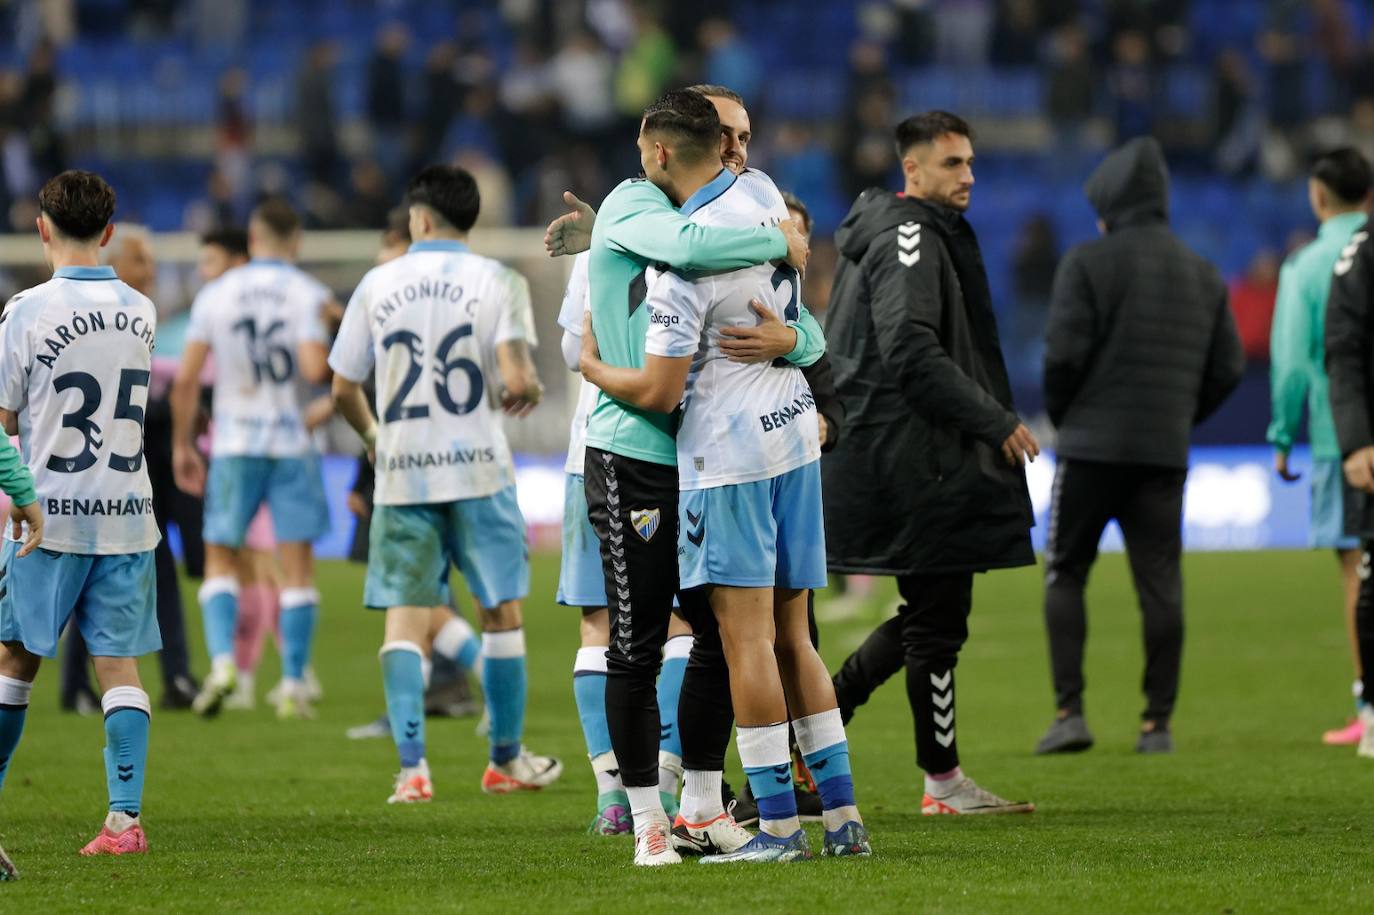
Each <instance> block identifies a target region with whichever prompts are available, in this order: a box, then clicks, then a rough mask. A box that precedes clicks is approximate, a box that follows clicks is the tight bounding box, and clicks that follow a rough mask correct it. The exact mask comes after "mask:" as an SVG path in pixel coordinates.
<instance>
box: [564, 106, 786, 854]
mask: <svg viewBox="0 0 1374 915" xmlns="http://www.w3.org/2000/svg"><path fill="white" fill-rule="evenodd" d="M684 110H690V111H693V112H695V113H694V114H691V115H687V114H684ZM646 133H647V134H648V135H652V136H654V137H655V140H653V141H648V142H650V144H651V145H652V144H653V143H654V142H657V143H658V144H659V145H660V146H662V147H663V148H665V149H672V150H673V152H672V153H670V155H679V154H682V155H686V156H688V157H689V158H691V159H692V161H693V163H694V164H695V165H698V166H710V171H711V174H714V173H715V172H718V171H719V170H720V159H719V147H718V144H719V134H720V119H719V117H718V116H717V115H716V114H715V109H714V108H713V107H711V105H710V103H709V102H707V101H706V100H705V99H704V98H703V97H702V96H700V95H698V94H697V93H693V92H686V91H675V92H670V93H667V94H666V95H665V96H664V97H663V98H662V99H660V100H659V101H658V102H656V103H655V104H654V105H652V106H650V108H649V109H648V110H647V111H646V113H645V121H644V124H643V126H642V127H641V144H642V143H644V142H646V141H645V140H644V139H643V138H644V137H645V135H646ZM707 137H709V139H705V138H707ZM703 170H704V169H703ZM709 178H710V175H706V176H705V177H703V179H702V184H705V183H706V182H707V181H708V180H709ZM570 202H573V201H572V200H571V199H570ZM590 221H591V219H590V209H589V208H587V209H586V210H585V211H584V212H579V213H577V214H575V215H573V216H571V217H563V218H561V219H560V220H557V221H555V223H554V224H553V225H551V226H550V231H549V234H548V236H546V239H545V244H546V247H547V248H548V249H549V251H550V253H551V254H554V255H557V254H561V253H566V252H568V250H569V249H568V247H567V242H568V238H569V233H568V231H567V229H568V228H569V227H570V226H572V227H575V226H576V225H577V224H578V223H579V222H580V223H582V224H584V225H585V223H587V222H590ZM778 228H779V229H781V231H779V230H778V229H774V228H772V227H767V226H762V227H754V228H747V229H745V228H741V229H733V230H730V229H716V230H711V231H707V230H703V229H702V227H700V226H697V225H695V224H693V223H692V222H691V221H690V220H687V219H686V218H684V217H683V216H682V215H681V214H679V213H676V212H674V208H673V205H672V203H671V202H670V200H669V198H668V197H667V196H666V195H664V194H663V192H662V191H661V190H659V189H658V188H657V187H656V186H655V185H654V184H652V183H651V182H648V181H644V180H631V181H627V182H624V183H622V184H621V185H620V186H618V187H617V188H616V189H615V190H614V191H612V192H611V194H610V195H609V196H608V197H607V198H606V200H605V202H603V204H602V210H601V214H600V216H599V217H598V218H596V220H595V224H594V226H593V229H592V233H593V234H592V246H591V255H590V260H589V265H588V270H589V288H590V299H589V306H590V314H591V315H592V319H593V321H595V322H596V323H597V326H598V327H599V328H601V330H600V333H601V335H602V337H601V340H602V344H603V346H604V347H605V350H606V354H607V355H606V358H607V361H608V362H610V363H611V364H614V365H621V366H636V365H639V364H642V361H643V339H644V333H645V331H646V330H647V327H648V312H647V310H646V309H644V308H643V307H642V305H643V296H644V288H645V285H644V284H645V274H646V271H647V269H648V267H649V266H650V264H652V263H655V262H661V263H667V264H672V265H676V266H679V267H683V268H714V269H731V268H736V267H742V266H748V265H751V264H756V263H761V262H765V261H766V260H768V259H769V258H776V257H783V256H788V257H789V258H791V259H793V260H795V261H796V262H797V263H798V264H804V263H805V258H806V246H805V244H804V243H803V242H802V240H801V238H800V234H799V233H798V231H797V229H796V226H795V224H793V223H790V222H787V223H785V224H784V225H783V226H780V227H778ZM574 250H575V249H574ZM627 302H628V303H629V308H628V309H627V308H626V303H627ZM796 336H797V338H798V341H799V342H798V347H797V348H798V349H799V350H801V349H804V346H803V345H802V343H803V342H804V340H805V339H806V338H805V336H804V335H803V334H802V333H801V332H798V333H797V335H796ZM673 425H674V423H673V421H672V420H671V418H669V417H666V416H662V415H660V414H654V413H652V412H650V411H644V410H639V409H637V408H633V407H629V406H626V405H622V404H619V403H617V402H615V401H614V400H611V399H609V398H607V397H605V396H599V397H598V399H597V402H596V405H595V407H594V408H593V410H592V415H591V418H590V419H589V421H588V427H587V439H586V440H587V446H588V447H587V456H586V468H585V472H586V486H587V504H588V515H589V517H590V519H591V521H592V525H593V527H594V528H595V530H596V534H597V538H598V540H599V541H600V545H601V557H602V568H603V573H604V576H605V579H606V584H607V596H608V597H611V598H612V600H611V601H610V603H611V607H610V608H609V609H610V632H611V639H610V646H609V650H608V651H607V680H606V714H607V720H608V725H609V727H608V729H609V732H610V737H611V743H612V747H613V749H614V752H615V756H616V760H617V762H618V763H619V766H620V772H621V779H622V782H623V784H624V785H625V788H626V794H627V796H628V798H629V801H630V808H631V815H632V817H633V819H634V826H635V862H636V864H640V865H646V866H654V865H660V864H672V863H677V862H678V861H680V860H681V859H680V857H679V856H678V854H677V853H676V852H675V851H674V850H673V848H672V847H671V844H670V841H669V832H670V822H669V820H668V818H667V814H666V811H665V810H664V807H663V803H662V800H661V798H660V795H659V787H660V780H659V773H658V771H657V770H658V766H657V765H655V763H656V760H655V756H656V754H655V749H656V748H655V743H656V742H657V741H658V739H659V736H660V730H659V725H660V719H659V708H658V701H657V700H658V691H657V687H656V683H655V679H656V677H657V674H658V670H659V665H660V652H661V651H662V648H663V645H664V643H665V641H666V637H667V634H668V625H669V623H668V621H669V617H670V611H671V606H672V602H673V597H674V594H675V593H676V591H677V558H676V543H675V536H674V535H673V534H672V533H668V534H667V535H666V536H660V537H658V538H657V539H655V535H656V534H657V533H658V530H659V526H660V524H667V525H669V531H671V530H672V529H673V528H675V527H676V523H677V473H676V463H677V456H676V449H675V447H674V444H673V436H672V427H673ZM630 532H633V536H627V535H628V534H629V533H630ZM699 645H700V640H698V642H697V644H696V645H694V647H693V654H694V655H695V654H696V652H697V650H698V646H699ZM689 667H690V663H689ZM704 711H705V710H703V712H704ZM725 711H726V714H727V715H728V705H727V707H726V709H725ZM679 726H680V728H681V730H682V733H683V742H684V745H685V744H687V743H688V738H687V730H688V728H689V727H690V726H691V725H690V724H689V722H688V721H686V720H683V719H681V718H680V720H679ZM725 730H726V733H727V734H728V730H729V725H728V718H727V722H726V726H725Z"/></svg>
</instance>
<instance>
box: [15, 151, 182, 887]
mask: <svg viewBox="0 0 1374 915" xmlns="http://www.w3.org/2000/svg"><path fill="white" fill-rule="evenodd" d="M38 203H39V208H40V215H39V217H38V234H39V237H40V238H41V239H42V241H43V255H44V259H45V260H46V261H47V262H48V264H49V265H50V266H51V267H52V268H53V278H52V279H51V280H49V281H48V282H46V283H43V284H42V285H40V286H36V287H34V288H32V289H29V290H27V291H25V292H21V293H19V294H18V295H17V296H15V297H14V298H13V299H11V300H10V303H9V305H8V307H7V308H6V309H5V313H4V319H3V324H0V353H3V356H0V422H3V424H4V427H5V431H6V432H7V433H9V434H14V433H16V432H17V433H18V434H19V441H20V446H21V447H22V449H23V453H24V460H25V462H26V463H27V464H28V465H29V466H31V467H35V468H37V474H36V475H35V480H34V485H35V489H36V494H37V502H35V501H33V499H32V496H33V493H31V492H28V491H25V487H24V485H23V483H24V480H23V474H21V473H19V472H18V471H17V470H16V469H15V468H14V467H13V462H12V459H10V460H3V459H0V468H3V472H2V473H0V485H3V488H4V489H5V490H6V491H7V492H10V493H11V494H12V495H13V496H14V497H15V503H16V504H18V505H20V506H22V507H21V508H19V509H17V510H16V511H15V512H14V513H13V515H12V517H14V518H15V519H16V521H17V520H18V519H19V518H21V517H22V518H23V520H24V521H26V522H27V523H28V525H29V530H28V536H27V537H26V538H25V541H24V543H23V544H22V546H21V545H20V543H19V542H18V540H17V538H18V531H17V530H16V531H15V537H16V539H12V540H7V541H6V542H5V545H4V552H3V557H0V562H2V563H3V566H4V575H3V578H2V579H0V643H3V645H0V780H3V778H4V776H5V773H6V771H7V769H8V763H9V761H10V760H11V758H12V757H13V755H14V748H15V746H16V745H17V744H18V743H19V736H20V733H21V731H22V730H23V727H24V716H25V712H26V710H27V708H28V704H29V691H30V689H31V688H32V684H33V680H34V677H35V676H36V675H37V674H38V667H39V663H40V661H41V660H42V659H43V658H52V657H56V654H57V638H58V635H59V634H60V633H61V631H62V627H63V626H65V625H66V624H67V621H68V620H69V619H70V620H72V621H73V622H74V623H75V625H76V626H77V628H78V629H79V630H80V631H81V634H82V636H83V637H84V638H85V640H86V645H87V646H88V648H89V649H90V653H91V655H92V658H93V661H94V665H95V676H96V680H97V682H98V683H99V684H100V688H101V690H102V691H103V695H102V696H101V700H100V704H101V707H102V709H103V710H104V712H105V740H106V746H105V779H106V784H107V787H108V789H109V801H110V805H109V814H108V815H107V816H106V818H105V824H104V826H103V827H102V828H101V830H100V834H99V835H97V836H96V837H95V838H94V839H93V840H92V841H91V842H90V843H89V844H88V845H86V847H85V848H83V849H82V851H81V853H82V854H83V855H100V854H114V855H119V854H129V853H138V852H146V851H147V850H148V841H147V839H146V838H145V836H144V834H143V827H142V826H141V825H140V822H139V813H140V811H141V810H142V807H143V779H144V770H145V764H146V762H147V757H148V723H149V716H150V714H151V705H150V703H149V701H148V694H147V693H146V692H144V691H143V686H142V684H141V683H140V682H139V678H138V667H137V658H138V657H139V656H141V655H145V654H148V653H149V652H152V651H156V650H158V648H159V647H160V646H161V642H162V640H161V638H160V637H159V636H158V628H157V611H156V607H155V604H154V581H153V579H154V560H153V548H154V547H155V546H157V542H158V531H157V522H156V521H155V520H154V517H153V492H152V486H151V484H150V483H149V481H148V472H147V470H146V468H145V466H144V461H143V410H144V407H145V405H146V403H147V387H148V378H149V375H150V372H151V368H152V350H153V340H154V335H155V333H156V330H157V310H156V309H155V308H154V307H153V303H152V302H150V301H149V300H148V299H147V298H146V297H145V296H143V295H140V294H139V293H137V292H135V291H134V290H133V289H131V288H129V287H128V286H126V285H125V284H123V283H121V282H120V281H119V280H118V279H116V277H115V273H114V270H113V269H112V268H110V267H102V266H99V251H100V248H101V247H103V246H104V245H106V244H108V243H109V241H110V236H111V235H112V234H113V232H114V229H113V227H112V226H111V225H110V217H111V216H112V215H114V208H115V194H114V190H113V189H111V188H110V186H109V185H108V184H106V183H105V182H104V181H103V180H102V179H101V178H100V177H99V176H98V175H95V174H92V173H90V172H83V171H67V172H63V173H62V174H60V175H58V176H57V177H55V178H53V179H52V180H51V181H49V182H48V183H47V184H45V185H44V186H43V189H42V190H41V191H40V192H39V196H38ZM39 506H41V508H42V514H43V515H44V516H46V526H45V525H44V519H43V518H42V517H40V516H39V514H38V509H39ZM14 526H15V528H16V529H17V528H18V524H17V523H16V524H15V525H14ZM40 537H41V539H42V542H43V549H42V550H40V551H37V552H35V551H34V547H35V546H36V545H37V543H38V540H39V539H40ZM0 874H2V875H4V876H5V877H7V878H12V877H13V876H14V867H13V865H12V864H10V862H9V860H8V859H7V858H5V857H4V855H3V854H0Z"/></svg>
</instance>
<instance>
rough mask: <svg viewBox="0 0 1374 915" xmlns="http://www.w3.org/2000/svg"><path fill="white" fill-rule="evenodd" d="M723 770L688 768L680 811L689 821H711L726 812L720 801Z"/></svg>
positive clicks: (698, 822)
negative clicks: (708, 770) (703, 770)
mask: <svg viewBox="0 0 1374 915" xmlns="http://www.w3.org/2000/svg"><path fill="white" fill-rule="evenodd" d="M723 774H724V773H722V772H698V771H697V770H695V769H687V770H685V771H684V772H683V773H682V775H683V779H682V809H681V810H679V811H678V813H679V814H680V815H681V816H682V818H683V819H684V820H686V821H687V822H688V823H693V824H701V823H709V822H711V821H712V820H714V819H715V818H716V817H718V816H720V815H721V814H723V813H724V812H725V807H724V806H723V805H722V804H721V802H720V781H721V776H722V775H723Z"/></svg>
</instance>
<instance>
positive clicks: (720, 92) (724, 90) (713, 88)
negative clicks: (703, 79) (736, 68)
mask: <svg viewBox="0 0 1374 915" xmlns="http://www.w3.org/2000/svg"><path fill="white" fill-rule="evenodd" d="M687 91H688V92H695V93H696V94H697V95H704V96H706V97H707V98H728V99H729V100H730V101H732V102H734V103H735V104H736V105H739V106H740V107H741V108H743V107H744V99H743V98H742V97H741V96H740V94H739V93H738V92H736V91H735V90H734V89H731V88H729V87H727V86H717V85H715V84H714V83H697V84H696V85H695V86H688V87H687Z"/></svg>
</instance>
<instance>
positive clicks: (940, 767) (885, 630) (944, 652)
mask: <svg viewBox="0 0 1374 915" xmlns="http://www.w3.org/2000/svg"><path fill="white" fill-rule="evenodd" d="M897 590H898V591H899V592H900V593H901V595H902V600H903V601H905V605H904V606H903V607H902V608H901V609H899V610H898V611H897V615H896V616H894V617H893V618H892V619H890V620H887V621H886V622H884V623H883V624H882V625H880V626H879V627H878V628H877V629H875V630H873V632H872V633H871V634H870V635H869V637H868V638H867V639H866V640H864V643H863V644H862V645H860V646H859V648H858V649H857V650H856V651H855V652H854V653H853V654H851V655H850V656H849V657H848V658H846V659H845V662H844V664H843V665H842V666H841V667H840V670H839V672H838V673H836V674H835V678H834V679H835V698H836V699H838V700H839V704H840V714H841V716H842V717H843V718H844V720H845V721H846V722H848V721H849V719H850V718H852V717H853V716H854V710H855V709H856V708H858V707H859V706H860V705H863V704H864V703H865V702H867V701H868V697H869V696H870V695H872V693H873V691H874V690H875V689H877V688H878V687H879V686H881V685H882V684H883V683H885V682H886V681H887V679H888V678H889V677H891V676H892V675H893V674H895V673H896V672H897V671H899V670H901V669H902V668H903V667H905V668H906V694H907V701H908V702H910V703H911V717H912V719H913V721H914V723H915V725H916V765H918V766H920V767H921V768H922V769H924V770H925V771H926V772H933V773H941V772H948V771H949V770H951V769H953V768H955V767H956V766H958V765H959V747H958V744H957V743H956V742H955V739H954V667H955V665H956V664H958V663H959V649H960V648H962V647H963V645H964V642H965V641H967V640H968V615H969V611H970V609H971V608H972V606H973V573H972V572H960V573H953V574H946V575H904V576H901V577H899V578H898V579H897Z"/></svg>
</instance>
